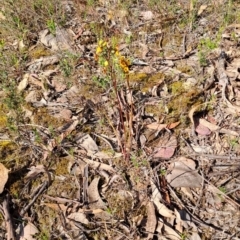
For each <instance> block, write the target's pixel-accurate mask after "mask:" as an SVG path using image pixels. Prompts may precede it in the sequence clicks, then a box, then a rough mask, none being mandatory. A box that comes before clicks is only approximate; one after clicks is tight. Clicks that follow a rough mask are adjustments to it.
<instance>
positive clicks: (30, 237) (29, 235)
mask: <svg viewBox="0 0 240 240" xmlns="http://www.w3.org/2000/svg"><path fill="white" fill-rule="evenodd" d="M38 233H39V231H38V229H37V228H36V227H35V226H34V225H33V224H32V223H30V222H29V223H28V224H27V225H26V226H25V227H24V229H23V230H22V232H21V234H20V240H26V239H27V240H35V239H36V237H35V236H34V235H36V234H38Z"/></svg>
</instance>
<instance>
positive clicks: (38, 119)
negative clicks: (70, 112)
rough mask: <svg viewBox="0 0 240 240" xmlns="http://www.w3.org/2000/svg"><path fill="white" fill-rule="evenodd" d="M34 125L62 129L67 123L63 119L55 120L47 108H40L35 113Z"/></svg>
mask: <svg viewBox="0 0 240 240" xmlns="http://www.w3.org/2000/svg"><path fill="white" fill-rule="evenodd" d="M33 121H34V124H37V125H41V126H44V127H47V128H48V127H50V126H52V127H55V128H56V127H60V126H61V125H62V124H64V123H65V121H64V120H63V119H59V118H55V117H53V116H51V115H50V114H49V111H48V109H47V108H45V107H43V108H38V109H37V110H35V111H34V115H33Z"/></svg>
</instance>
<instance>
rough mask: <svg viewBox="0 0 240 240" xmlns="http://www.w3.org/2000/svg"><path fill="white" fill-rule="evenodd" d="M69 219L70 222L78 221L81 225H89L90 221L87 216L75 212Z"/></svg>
mask: <svg viewBox="0 0 240 240" xmlns="http://www.w3.org/2000/svg"><path fill="white" fill-rule="evenodd" d="M67 218H68V219H69V220H74V221H77V222H80V223H83V224H86V225H87V224H89V221H88V219H87V217H86V215H85V214H84V213H81V212H75V213H71V214H69V215H68V216H67Z"/></svg>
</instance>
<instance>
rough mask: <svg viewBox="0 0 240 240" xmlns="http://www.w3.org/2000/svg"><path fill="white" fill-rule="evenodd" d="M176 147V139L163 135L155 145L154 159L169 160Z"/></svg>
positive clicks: (172, 136) (166, 134)
mask: <svg viewBox="0 0 240 240" xmlns="http://www.w3.org/2000/svg"><path fill="white" fill-rule="evenodd" d="M176 147H177V138H176V137H175V136H174V135H170V134H168V133H165V134H164V135H163V136H162V137H161V138H160V140H159V142H158V144H157V145H156V147H155V149H154V152H155V154H154V155H153V157H154V158H164V159H169V158H171V157H172V156H173V154H174V152H175V149H176Z"/></svg>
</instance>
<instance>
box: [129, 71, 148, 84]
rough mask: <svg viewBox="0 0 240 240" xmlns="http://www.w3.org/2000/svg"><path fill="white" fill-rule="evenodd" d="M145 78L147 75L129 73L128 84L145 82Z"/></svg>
mask: <svg viewBox="0 0 240 240" xmlns="http://www.w3.org/2000/svg"><path fill="white" fill-rule="evenodd" d="M147 77H148V75H147V74H146V73H130V74H129V82H130V83H136V82H142V81H144V80H146V79H147Z"/></svg>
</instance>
